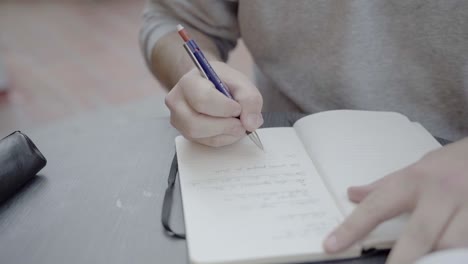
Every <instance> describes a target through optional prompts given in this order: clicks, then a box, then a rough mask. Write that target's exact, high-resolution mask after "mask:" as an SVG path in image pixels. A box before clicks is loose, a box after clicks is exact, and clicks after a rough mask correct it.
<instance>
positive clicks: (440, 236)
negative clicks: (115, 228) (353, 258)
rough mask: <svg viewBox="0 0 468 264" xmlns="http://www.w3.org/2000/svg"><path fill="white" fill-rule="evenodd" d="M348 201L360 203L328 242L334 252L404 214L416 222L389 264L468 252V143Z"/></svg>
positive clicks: (357, 190)
mask: <svg viewBox="0 0 468 264" xmlns="http://www.w3.org/2000/svg"><path fill="white" fill-rule="evenodd" d="M348 197H349V199H350V200H351V201H353V202H356V203H359V204H358V206H357V207H356V208H355V210H354V211H353V212H352V213H351V215H349V216H348V217H347V218H346V219H345V221H344V222H343V223H342V224H341V225H340V226H339V227H337V228H336V229H335V230H334V231H333V232H332V233H331V234H330V235H329V237H328V238H327V239H326V240H325V241H324V248H325V250H326V251H327V252H329V253H335V252H339V251H342V250H344V249H346V248H348V247H349V246H351V245H352V244H353V243H355V242H356V241H358V240H359V239H362V238H364V237H365V236H366V235H367V234H368V233H369V232H370V231H372V230H373V229H374V228H375V227H376V226H377V225H378V224H380V223H381V222H383V221H385V220H387V219H390V218H392V217H395V216H398V215H400V214H402V213H404V212H411V217H410V220H409V222H408V224H407V226H406V227H405V228H404V231H403V233H402V235H401V236H400V238H399V239H398V241H397V242H396V244H395V246H394V247H393V249H392V252H391V253H390V256H389V258H388V261H387V263H389V264H405V263H413V262H414V261H415V260H417V259H418V258H420V257H421V256H423V255H425V254H427V253H428V252H430V251H433V250H440V249H448V248H456V247H468V224H467V223H468V138H465V139H464V140H461V141H458V142H456V143H453V144H450V145H447V146H445V147H443V148H440V149H438V150H435V151H432V152H430V153H429V154H427V155H425V156H424V157H423V158H422V159H421V160H419V161H418V162H416V163H414V164H413V165H410V166H408V167H407V168H404V169H402V170H400V171H397V172H395V173H392V174H390V175H388V176H386V177H384V178H382V179H381V180H378V181H377V182H374V183H372V184H369V185H366V186H360V187H351V188H349V189H348Z"/></svg>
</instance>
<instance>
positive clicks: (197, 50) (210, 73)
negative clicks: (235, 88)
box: [186, 39, 234, 100]
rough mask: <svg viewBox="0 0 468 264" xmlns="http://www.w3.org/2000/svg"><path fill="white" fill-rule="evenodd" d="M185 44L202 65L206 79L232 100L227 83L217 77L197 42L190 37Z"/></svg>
mask: <svg viewBox="0 0 468 264" xmlns="http://www.w3.org/2000/svg"><path fill="white" fill-rule="evenodd" d="M186 44H187V46H188V47H189V49H190V51H191V52H192V54H193V55H194V56H195V58H196V59H197V61H198V62H199V64H200V66H201V67H202V69H203V71H204V72H205V74H206V76H207V77H208V80H210V81H211V82H212V83H213V85H214V86H215V88H216V90H218V91H220V92H221V93H222V94H224V95H225V96H227V97H228V98H230V99H233V100H234V97H232V95H231V92H230V91H229V88H228V87H227V85H225V84H224V83H223V81H221V79H220V78H219V77H218V75H217V74H216V72H215V71H214V70H213V68H212V67H211V65H210V63H209V62H208V60H207V59H206V57H205V55H204V54H203V52H202V51H201V49H200V48H199V47H198V45H197V43H195V41H194V40H193V39H191V40H189V41H187V42H186Z"/></svg>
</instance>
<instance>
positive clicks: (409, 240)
mask: <svg viewBox="0 0 468 264" xmlns="http://www.w3.org/2000/svg"><path fill="white" fill-rule="evenodd" d="M455 209H456V208H455V205H454V203H453V202H451V201H449V200H448V199H444V198H443V197H441V195H440V194H439V195H432V194H429V195H425V196H424V197H422V198H421V199H420V200H419V203H418V204H417V206H416V209H415V210H414V212H413V214H412V216H411V218H410V221H409V223H408V224H407V226H406V228H405V229H404V231H403V233H402V235H401V237H400V239H398V241H397V243H396V245H395V246H394V247H393V249H392V252H391V254H390V257H389V259H388V264H400V263H401V264H406V263H408V264H409V263H413V262H414V261H416V260H417V259H418V258H420V257H421V256H423V255H425V254H426V253H428V252H430V251H431V250H432V249H433V248H434V246H435V244H436V241H437V240H438V239H439V237H440V235H441V234H442V233H443V232H444V229H445V227H446V225H447V222H449V221H450V218H451V216H452V215H453V212H454V211H455Z"/></svg>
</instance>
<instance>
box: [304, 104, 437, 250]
mask: <svg viewBox="0 0 468 264" xmlns="http://www.w3.org/2000/svg"><path fill="white" fill-rule="evenodd" d="M295 128H296V130H297V132H298V135H299V137H300V138H301V139H302V141H303V142H304V145H305V146H306V149H307V151H308V153H309V154H310V156H311V158H312V160H313V161H314V162H315V164H316V166H317V169H318V171H319V172H320V173H321V174H322V175H323V176H324V178H325V181H326V182H327V183H328V185H329V186H330V188H331V189H332V190H333V193H334V194H335V196H336V199H337V202H338V204H339V205H340V208H341V209H342V210H343V212H344V214H345V215H348V214H349V213H351V211H352V210H353V208H354V207H355V205H354V204H353V203H352V202H350V201H349V200H348V197H347V188H348V187H350V186H356V185H362V184H367V183H370V182H373V181H375V180H377V179H379V178H381V177H383V176H385V175H387V174H389V173H391V172H393V171H395V170H398V169H400V168H403V167H405V166H407V165H409V164H411V163H413V162H415V161H417V160H419V159H420V158H421V157H422V156H423V155H424V154H425V153H427V152H429V151H430V150H433V149H435V148H437V147H439V146H440V145H439V144H438V143H437V141H435V139H434V138H433V137H432V136H431V135H430V134H429V133H428V132H427V131H426V130H425V129H423V128H422V127H421V126H420V125H417V124H415V123H412V122H410V121H409V120H408V119H407V118H406V117H405V116H403V115H401V114H398V113H392V112H367V111H353V110H337V111H328V112H323V113H319V114H315V115H311V116H308V117H306V118H303V119H302V120H299V121H298V122H296V124H295ZM403 218H404V217H403ZM403 218H400V219H396V220H392V221H390V222H388V223H386V226H380V227H379V228H378V230H377V231H375V232H373V234H372V235H371V236H370V237H369V238H368V242H371V243H378V242H385V243H386V242H390V241H392V240H394V239H395V238H396V237H397V235H398V233H399V232H400V228H401V226H402V224H401V221H403ZM366 244H367V243H366Z"/></svg>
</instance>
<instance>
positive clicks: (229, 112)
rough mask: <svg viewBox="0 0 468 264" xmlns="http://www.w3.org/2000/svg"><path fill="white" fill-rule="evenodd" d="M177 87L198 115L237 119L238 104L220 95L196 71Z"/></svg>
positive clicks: (239, 109)
mask: <svg viewBox="0 0 468 264" xmlns="http://www.w3.org/2000/svg"><path fill="white" fill-rule="evenodd" d="M179 85H180V87H181V88H182V90H183V91H182V92H183V95H184V99H185V100H186V101H187V102H188V105H190V107H192V108H193V109H194V110H195V111H196V112H198V113H201V114H206V115H209V116H216V117H237V116H239V115H240V113H241V105H240V104H239V103H237V102H236V101H234V100H232V99H229V98H227V97H226V96H225V95H223V94H222V93H220V92H219V91H218V90H216V89H215V87H214V85H213V84H212V83H211V82H210V81H209V80H206V79H203V78H201V77H200V74H199V73H198V72H196V71H191V72H190V73H188V74H187V75H186V76H184V77H183V78H182V79H181V80H180V82H179Z"/></svg>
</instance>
